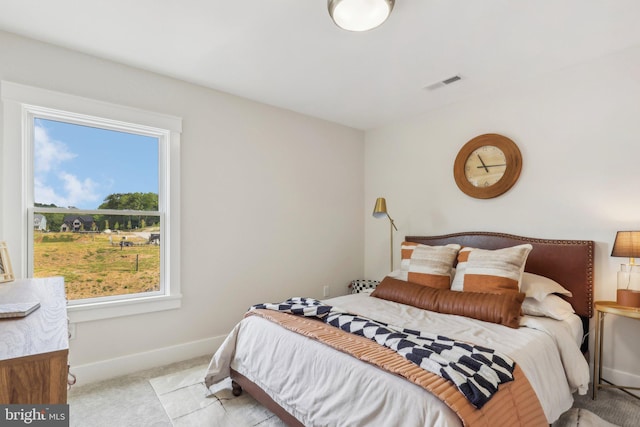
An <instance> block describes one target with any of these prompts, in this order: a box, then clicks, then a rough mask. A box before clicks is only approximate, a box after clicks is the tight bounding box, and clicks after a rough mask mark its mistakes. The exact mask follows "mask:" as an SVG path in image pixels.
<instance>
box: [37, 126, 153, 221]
mask: <svg viewBox="0 0 640 427" xmlns="http://www.w3.org/2000/svg"><path fill="white" fill-rule="evenodd" d="M158 147H159V141H158V138H156V137H151V136H146V135H139V134H134V133H128V132H121V131H114V130H107V129H101V128H96V127H90V126H83V125H77V124H73V123H65V122H60V121H54V120H48V119H43V118H36V119H35V120H34V201H35V204H36V206H52V205H53V206H57V207H75V208H78V209H98V208H100V206H101V205H102V204H103V203H104V202H106V201H107V198H109V197H112V196H114V195H124V194H136V193H140V194H143V195H144V194H155V195H156V206H155V207H153V206H150V205H149V203H144V202H145V200H143V198H140V200H138V204H136V205H134V206H135V207H127V208H122V207H113V209H136V210H158V208H157V194H158V165H159V161H158V155H159V151H158ZM108 209H112V207H109V208H108Z"/></svg>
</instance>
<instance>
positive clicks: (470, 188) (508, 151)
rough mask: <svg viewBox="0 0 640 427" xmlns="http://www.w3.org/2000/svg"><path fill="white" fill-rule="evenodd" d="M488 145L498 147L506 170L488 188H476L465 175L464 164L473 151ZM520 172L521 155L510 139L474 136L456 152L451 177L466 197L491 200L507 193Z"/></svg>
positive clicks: (493, 135) (496, 135)
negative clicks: (503, 158)
mask: <svg viewBox="0 0 640 427" xmlns="http://www.w3.org/2000/svg"><path fill="white" fill-rule="evenodd" d="M486 145H490V146H494V147H498V148H499V149H500V150H501V151H502V152H503V153H504V155H505V162H506V165H507V166H506V169H505V172H504V175H502V178H500V179H499V180H498V181H497V182H496V183H495V184H493V185H491V186H489V187H476V186H474V185H473V184H471V183H470V182H469V181H468V180H467V177H466V175H465V172H464V169H465V163H466V162H467V159H468V158H469V156H470V155H471V153H473V152H474V151H475V150H477V149H478V148H480V147H483V146H486ZM521 170H522V154H521V153H520V149H519V148H518V146H517V145H516V144H515V142H513V141H512V140H511V139H509V138H507V137H506V136H503V135H499V134H497V133H487V134H484V135H480V136H476V137H475V138H473V139H472V140H470V141H469V142H467V143H466V144H465V145H464V146H463V147H462V148H461V149H460V151H459V152H458V155H457V156H456V160H455V162H454V164H453V177H454V179H455V180H456V184H457V185H458V188H460V190H461V191H462V192H463V193H465V194H466V195H468V196H471V197H474V198H476V199H491V198H494V197H498V196H500V195H501V194H504V193H505V192H507V191H508V190H509V189H510V188H511V187H513V185H514V184H515V183H516V181H517V180H518V178H519V177H520V171H521Z"/></svg>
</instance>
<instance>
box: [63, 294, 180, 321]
mask: <svg viewBox="0 0 640 427" xmlns="http://www.w3.org/2000/svg"><path fill="white" fill-rule="evenodd" d="M181 303H182V295H161V296H153V297H141V298H134V299H128V300H119V301H104V302H95V303H87V304H79V305H68V306H67V313H68V316H69V322H70V323H80V322H90V321H93V320H101V319H111V318H114V317H122V316H132V315H135V314H144V313H153V312H156V311H164V310H174V309H177V308H180V306H181Z"/></svg>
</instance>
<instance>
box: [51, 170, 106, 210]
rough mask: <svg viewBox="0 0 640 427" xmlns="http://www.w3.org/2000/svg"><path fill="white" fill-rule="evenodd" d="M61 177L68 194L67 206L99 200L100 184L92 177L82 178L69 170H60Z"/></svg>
mask: <svg viewBox="0 0 640 427" xmlns="http://www.w3.org/2000/svg"><path fill="white" fill-rule="evenodd" d="M59 177H60V179H61V180H62V181H63V186H64V189H65V191H66V194H67V199H68V202H67V206H78V205H82V204H84V203H85V202H95V201H96V200H99V198H100V195H99V194H98V193H97V192H96V189H97V188H98V184H97V183H96V182H94V181H92V180H91V178H85V179H84V180H80V179H78V177H76V176H75V175H72V174H70V173H67V172H60V174H59Z"/></svg>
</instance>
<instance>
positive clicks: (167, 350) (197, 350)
mask: <svg viewBox="0 0 640 427" xmlns="http://www.w3.org/2000/svg"><path fill="white" fill-rule="evenodd" d="M225 338H226V335H221V336H218V337H211V338H205V339H202V340H198V341H191V342H188V343H184V344H178V345H174V346H170V347H163V348H158V349H155V350H151V351H146V352H143V353H135V354H129V355H126V356H121V357H117V358H114V359H105V360H100V361H98V362H93V363H87V364H85V365H77V366H74V365H71V367H70V372H71V373H72V374H73V375H75V376H76V380H77V381H76V386H80V385H85V384H89V383H93V382H96V381H102V380H106V379H110V378H115V377H120V376H123V375H128V374H131V373H134V372H138V371H144V370H147V369H151V368H157V367H159V366H164V365H169V364H171V363H175V362H180V361H183V360H189V359H193V358H196V357H200V356H206V355H209V356H213V353H214V352H215V351H216V349H218V347H220V345H221V344H222V342H223V341H224V339H225Z"/></svg>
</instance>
